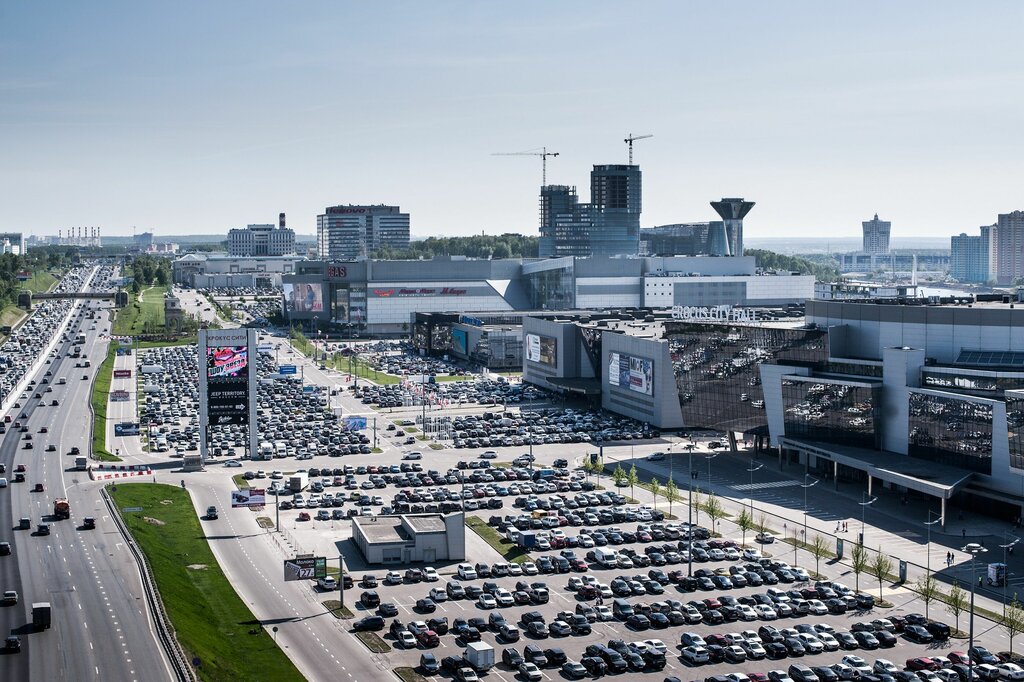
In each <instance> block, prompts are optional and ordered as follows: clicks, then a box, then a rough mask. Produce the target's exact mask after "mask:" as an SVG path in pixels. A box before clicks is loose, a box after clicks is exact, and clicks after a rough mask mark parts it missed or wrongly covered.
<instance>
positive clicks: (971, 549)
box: [960, 542, 988, 680]
mask: <svg viewBox="0 0 1024 682" xmlns="http://www.w3.org/2000/svg"><path fill="white" fill-rule="evenodd" d="M960 551H961V552H966V553H968V554H970V555H971V626H970V639H969V640H968V641H969V642H970V643H969V644H968V646H969V647H970V649H973V648H974V589H975V586H976V584H977V582H978V578H977V573H976V571H975V565H976V562H975V559H976V558H977V557H978V555H979V554H984V553H985V552H987V551H988V550H987V549H985V548H984V547H982V546H981V545H979V544H978V543H977V542H971V543H968V544H967V545H966V546H964V547H961V548H960ZM970 649H968V651H970ZM967 665H968V668H967V679H968V680H973V679H974V659H973V658H971V657H970V656H968V657H967Z"/></svg>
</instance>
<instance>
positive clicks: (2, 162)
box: [0, 0, 1024, 238]
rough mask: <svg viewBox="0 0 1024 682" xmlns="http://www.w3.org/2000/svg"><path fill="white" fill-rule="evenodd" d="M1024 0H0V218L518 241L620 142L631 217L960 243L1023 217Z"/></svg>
mask: <svg viewBox="0 0 1024 682" xmlns="http://www.w3.org/2000/svg"><path fill="white" fill-rule="evenodd" d="M1022 25H1024V3H1020V2H1009V1H1008V2H996V1H993V2H980V3H967V2H962V1H961V2H941V1H929V2H923V1H922V2H918V1H901V2H895V3H894V2H889V1H886V2H875V1H870V0H868V1H862V2H856V3H834V2H827V3H823V2H797V1H790V2H784V3H765V2H761V1H757V2H743V1H734V2H729V3H721V2H687V1H683V0H677V1H675V2H653V1H648V2H642V3H623V2H621V1H619V2H604V1H601V0H594V1H590V2H544V1H539V0H538V1H535V0H520V1H518V2H515V3H499V2H475V3H473V2H444V1H439V0H432V1H431V2H388V1H385V0H382V1H380V2H373V3H356V2H314V1H308V2H297V3H281V2H266V1H263V0H247V1H246V2H228V1H226V0H225V1H221V2H213V3H210V2H193V1H191V0H179V1H178V2H174V3H151V2H137V1H132V2H120V1H115V0H108V1H105V2H102V3H83V2H67V1H60V0H51V1H49V2H35V1H32V0H24V1H23V0H12V1H8V2H4V3H2V4H0V231H8V230H11V231H17V230H21V231H24V232H25V233H27V234H55V233H56V232H57V230H58V229H66V228H67V227H71V226H100V227H101V229H102V231H103V234H107V235H125V234H129V235H130V234H131V233H132V229H133V227H134V228H135V229H137V230H138V231H140V232H141V231H145V230H152V231H154V232H155V233H156V234H157V235H158V236H170V235H174V234H223V233H226V231H227V230H228V229H230V228H232V227H239V226H244V225H245V224H247V223H269V222H274V221H275V220H276V218H277V214H278V213H279V212H281V211H284V212H286V213H287V214H288V225H289V227H292V228H293V229H295V230H296V231H297V232H298V233H300V234H312V233H314V232H315V226H316V215H317V213H320V212H322V211H323V209H324V207H325V206H328V205H335V204H347V203H357V204H360V203H388V204H398V205H400V206H401V207H402V209H403V210H405V211H408V212H409V213H410V214H411V222H412V232H413V235H414V236H428V235H448V236H451V235H467V234H477V233H480V232H487V233H490V234H499V233H502V232H522V233H525V234H537V230H538V228H537V223H538V192H539V186H540V183H541V162H540V159H539V158H537V157H530V156H523V157H517V156H494V155H493V154H494V153H496V152H517V151H527V150H539V149H540V148H541V147H544V146H546V147H547V148H548V150H550V151H556V152H559V156H558V157H557V158H551V159H549V160H548V182H549V183H553V184H567V185H576V186H577V187H578V190H579V193H580V196H581V197H583V198H584V200H586V199H587V198H588V197H589V172H590V169H591V166H592V165H593V164H604V163H625V162H626V159H627V156H626V154H627V149H626V145H625V144H624V142H623V139H624V138H625V137H626V136H627V134H629V133H633V134H653V135H654V137H652V138H650V139H645V140H642V141H638V142H636V146H635V157H634V158H635V161H636V163H638V164H640V166H641V169H642V170H643V174H644V179H643V218H642V224H643V225H644V226H653V225H660V224H666V223H673V222H689V221H704V220H710V219H714V218H715V214H714V211H713V210H712V209H711V207H710V206H709V205H708V202H709V201H711V200H714V199H717V198H719V197H723V196H728V197H733V196H737V197H744V198H746V199H748V200H753V201H755V202H757V205H756V206H755V208H754V209H753V210H752V211H751V213H750V215H749V216H748V217H747V219H746V221H745V232H746V234H747V235H748V238H751V237H755V238H756V237H801V236H807V237H830V236H844V235H846V236H852V235H859V234H860V222H861V221H863V220H868V219H870V218H871V217H872V215H873V214H875V213H876V212H877V213H878V214H879V215H880V216H881V217H882V218H883V219H886V220H891V221H892V222H893V236H894V237H913V236H934V237H944V236H947V235H951V234H959V233H960V232H964V231H966V232H969V233H976V232H977V228H978V226H979V225H985V224H991V223H993V222H995V220H996V216H997V214H998V213H1007V212H1009V211H1012V210H1017V209H1024V191H1022V188H1024V183H1022V180H1024V172H1022V168H1021V157H1022V155H1021V151H1022V149H1024V125H1022V121H1024V52H1022V51H1021V49H1020V39H1019V36H1020V32H1021V28H1022Z"/></svg>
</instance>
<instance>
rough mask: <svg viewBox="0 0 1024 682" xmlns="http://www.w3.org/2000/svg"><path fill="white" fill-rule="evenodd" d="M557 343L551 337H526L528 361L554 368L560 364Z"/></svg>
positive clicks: (531, 335)
mask: <svg viewBox="0 0 1024 682" xmlns="http://www.w3.org/2000/svg"><path fill="white" fill-rule="evenodd" d="M557 349H558V345H557V341H556V340H555V339H554V338H552V337H550V336H540V335H538V334H527V335H526V359H527V360H529V361H530V362H539V363H541V364H542V365H550V366H552V367H554V366H556V365H557V364H558V355H557Z"/></svg>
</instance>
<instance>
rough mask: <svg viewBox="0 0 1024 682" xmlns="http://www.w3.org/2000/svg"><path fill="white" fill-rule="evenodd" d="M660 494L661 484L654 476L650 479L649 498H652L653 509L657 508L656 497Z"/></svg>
mask: <svg viewBox="0 0 1024 682" xmlns="http://www.w3.org/2000/svg"><path fill="white" fill-rule="evenodd" d="M660 494H661V484H660V483H658V479H657V478H655V477H654V476H652V477H651V497H653V498H654V508H655V509H657V508H658V495H660Z"/></svg>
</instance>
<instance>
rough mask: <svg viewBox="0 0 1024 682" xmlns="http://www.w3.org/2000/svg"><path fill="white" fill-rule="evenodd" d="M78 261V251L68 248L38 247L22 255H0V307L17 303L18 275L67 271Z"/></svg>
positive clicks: (19, 285) (19, 284)
mask: <svg viewBox="0 0 1024 682" xmlns="http://www.w3.org/2000/svg"><path fill="white" fill-rule="evenodd" d="M78 261H79V258H78V249H77V248H75V247H69V246H39V247H33V248H32V249H30V250H29V251H28V252H27V253H24V254H15V253H4V254H0V307H3V306H6V305H11V304H14V303H16V302H17V299H18V292H19V291H21V288H22V285H21V282H19V281H18V273H20V272H27V273H29V275H34V274H36V273H39V272H43V271H47V270H67V269H68V268H70V267H72V266H74V265H76V264H78Z"/></svg>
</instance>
